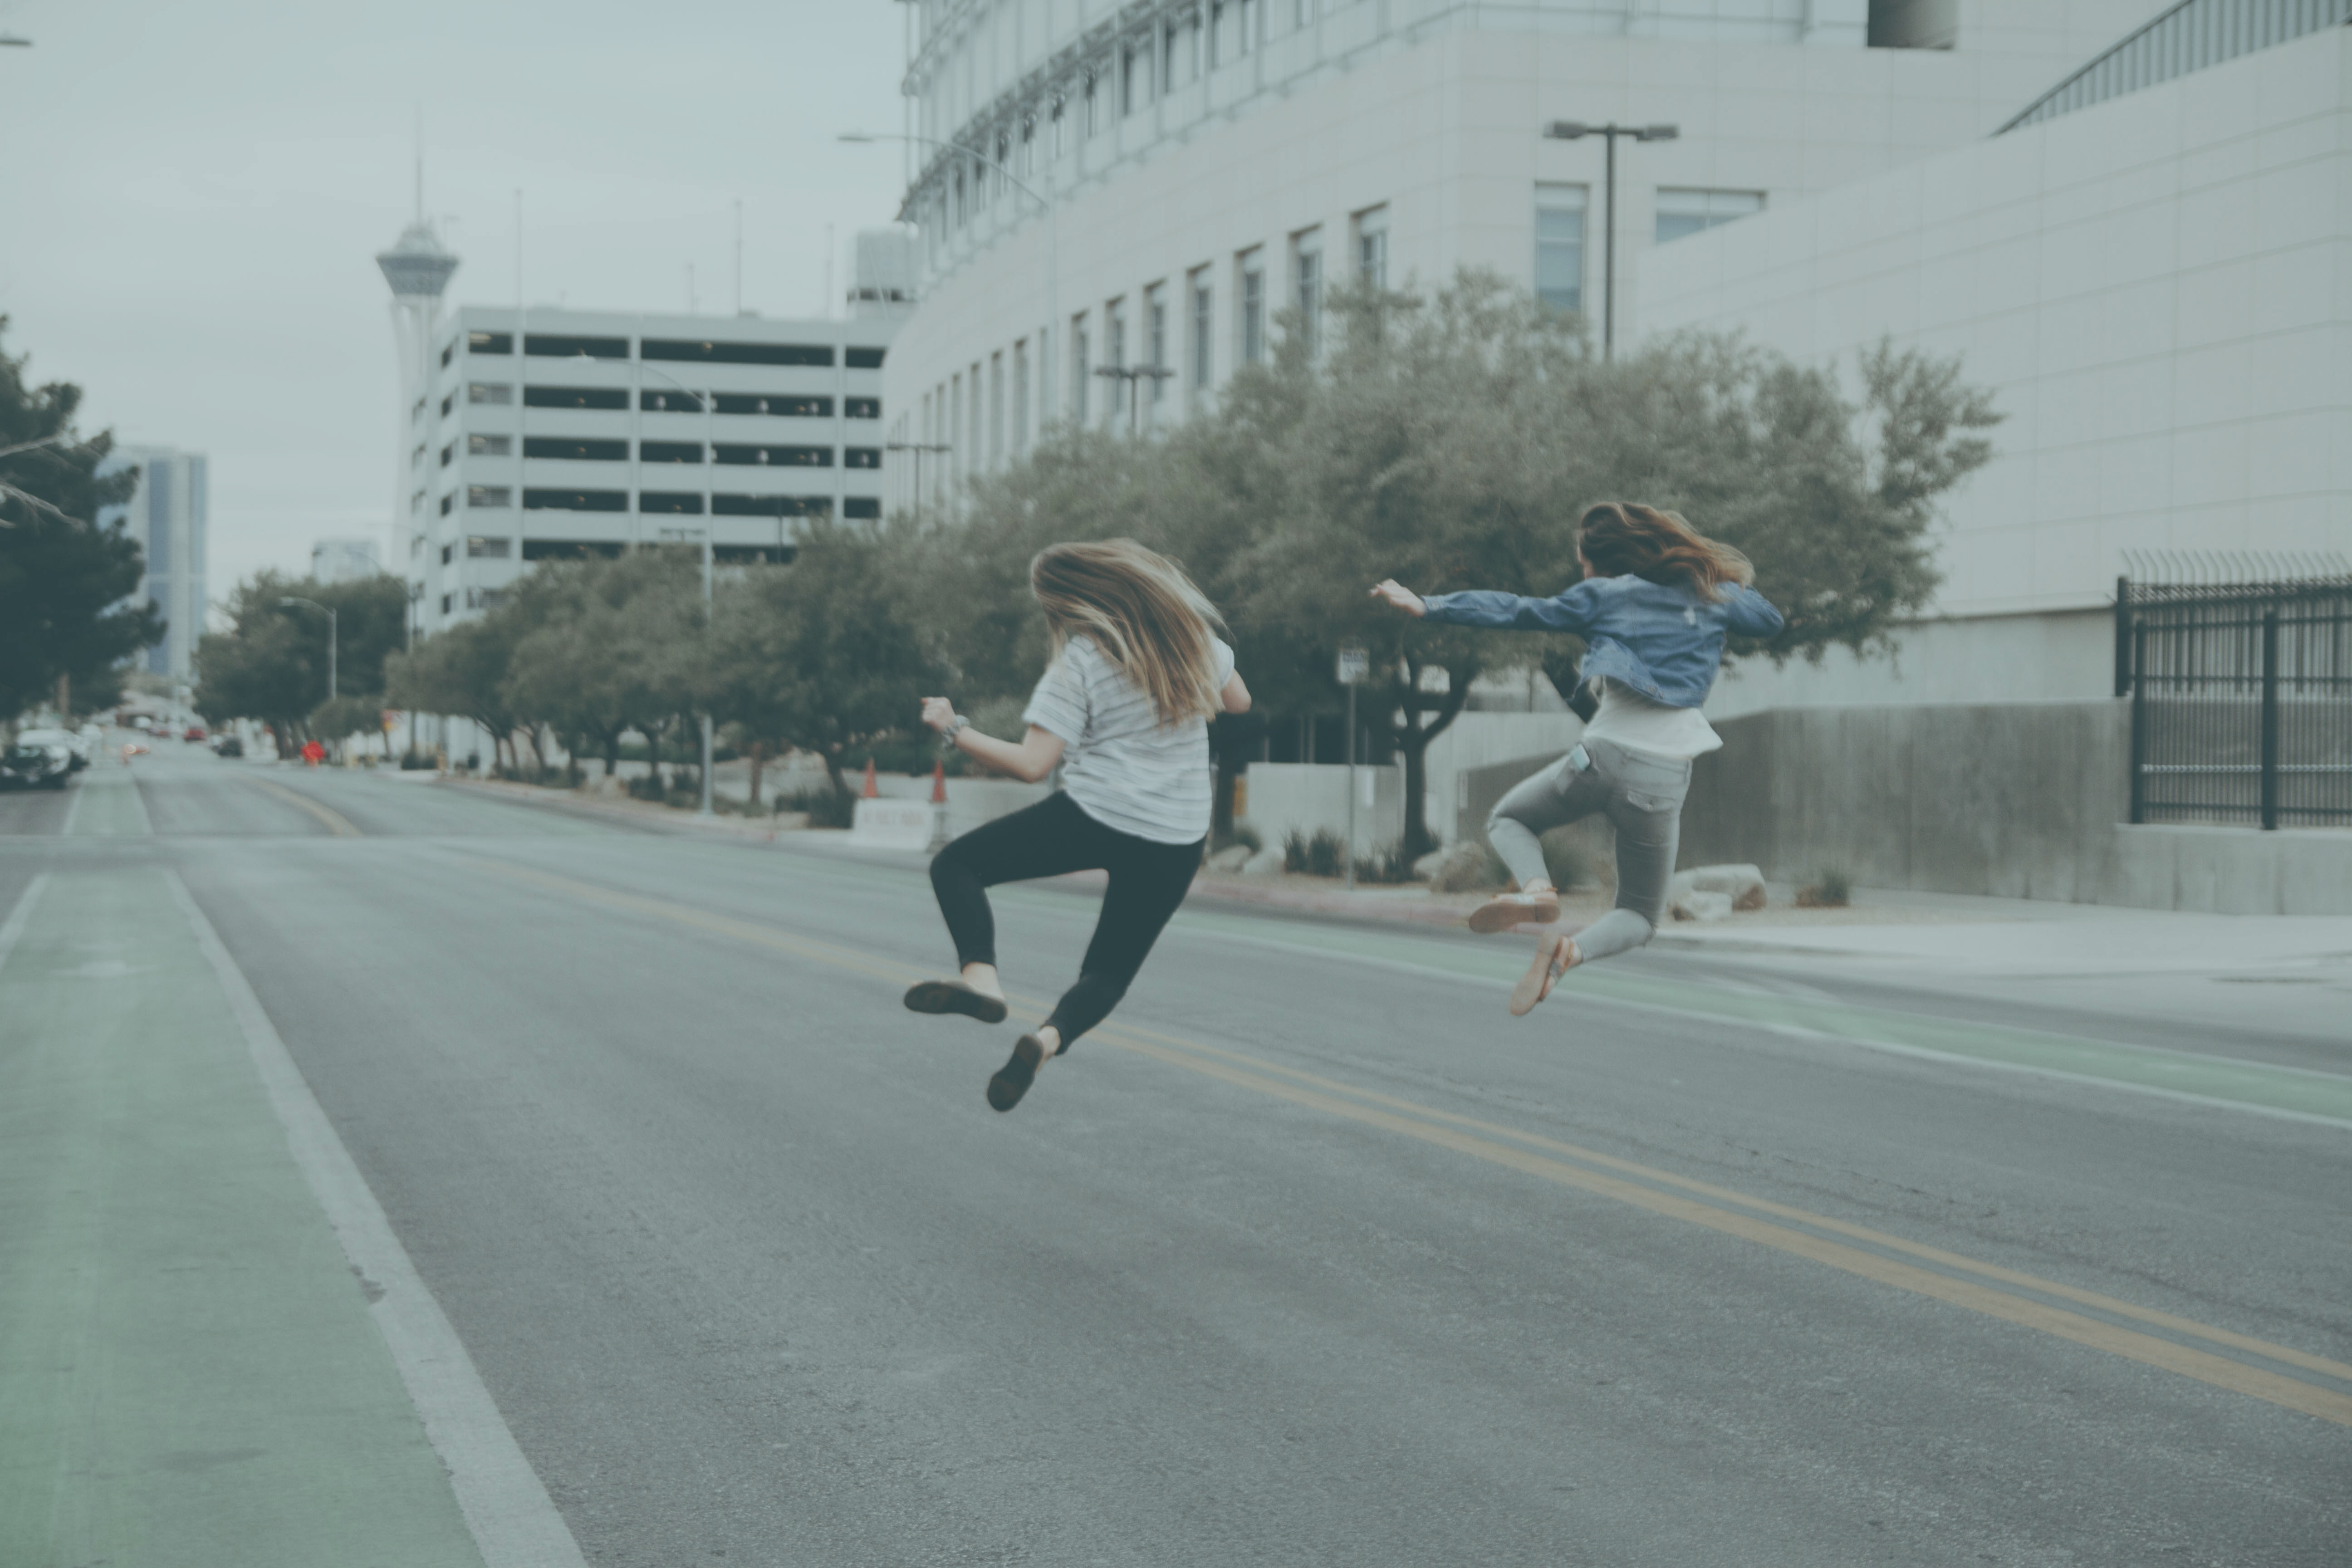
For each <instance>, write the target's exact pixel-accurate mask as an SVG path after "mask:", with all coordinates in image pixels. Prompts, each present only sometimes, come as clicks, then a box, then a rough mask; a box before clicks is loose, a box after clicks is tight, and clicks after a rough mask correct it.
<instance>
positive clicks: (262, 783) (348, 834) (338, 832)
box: [246, 774, 365, 838]
mask: <svg viewBox="0 0 2352 1568" xmlns="http://www.w3.org/2000/svg"><path fill="white" fill-rule="evenodd" d="M246 782H247V784H257V785H258V786H259V787H261V788H262V789H265V790H267V791H268V792H269V793H270V794H271V795H277V796H278V798H279V799H281V800H283V801H285V802H286V804H287V805H293V806H299V807H300V808H301V809H302V810H304V811H307V812H309V813H310V815H311V816H314V817H317V818H318V819H319V821H320V822H321V823H323V824H325V825H326V828H327V831H328V832H329V833H331V834H333V835H334V836H335V837H338V838H361V837H365V835H364V834H362V833H361V832H360V830H359V829H358V828H356V827H354V826H352V819H351V818H350V817H348V816H344V815H343V814H342V813H341V812H340V811H337V810H335V809H334V808H333V807H332V806H327V805H320V804H319V803H318V802H317V801H315V800H312V799H311V798H310V796H309V795H304V794H303V793H302V792H301V791H300V790H298V789H289V788H287V787H286V786H285V785H284V784H279V783H278V781H277V780H275V779H257V778H254V777H253V776H252V775H250V774H247V776H246Z"/></svg>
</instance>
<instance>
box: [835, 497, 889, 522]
mask: <svg viewBox="0 0 2352 1568" xmlns="http://www.w3.org/2000/svg"><path fill="white" fill-rule="evenodd" d="M841 515H842V516H844V517H850V518H877V517H880V516H881V515H882V498H881V497H879V496H845V497H843V498H842V502H841Z"/></svg>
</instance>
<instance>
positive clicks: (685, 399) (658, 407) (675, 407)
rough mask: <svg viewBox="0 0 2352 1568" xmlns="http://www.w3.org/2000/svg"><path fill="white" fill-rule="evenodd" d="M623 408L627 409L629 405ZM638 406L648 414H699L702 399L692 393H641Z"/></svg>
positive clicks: (624, 404)
mask: <svg viewBox="0 0 2352 1568" xmlns="http://www.w3.org/2000/svg"><path fill="white" fill-rule="evenodd" d="M621 406H622V407H624V408H626V407H627V406H628V404H627V403H625V402H624V403H623V404H622V405H621ZM637 406H638V407H639V408H640V409H643V410H644V411H645V412H646V413H647V414H699V413H701V412H702V399H701V398H700V397H699V396H698V395H695V394H694V393H691V392H640V393H639V394H637Z"/></svg>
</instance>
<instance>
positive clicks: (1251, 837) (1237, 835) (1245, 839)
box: [1209, 823, 1289, 861]
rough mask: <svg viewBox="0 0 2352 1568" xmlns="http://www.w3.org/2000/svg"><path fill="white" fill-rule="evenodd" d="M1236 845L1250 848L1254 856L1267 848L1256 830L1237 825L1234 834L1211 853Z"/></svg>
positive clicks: (1217, 843) (1213, 848)
mask: <svg viewBox="0 0 2352 1568" xmlns="http://www.w3.org/2000/svg"><path fill="white" fill-rule="evenodd" d="M1236 844H1242V845H1246V846H1248V847H1249V852H1250V853H1251V854H1253V855H1255V854H1256V853H1257V852H1258V851H1259V850H1261V849H1263V848H1265V839H1264V838H1261V837H1258V831H1257V829H1256V828H1255V827H1251V826H1247V825H1245V824H1241V823H1236V824H1235V825H1234V830H1233V832H1231V833H1230V834H1227V835H1226V836H1225V837H1223V838H1222V839H1220V840H1218V841H1217V842H1216V843H1215V844H1213V845H1211V846H1210V847H1209V848H1210V853H1212V854H1214V853H1215V852H1216V851H1217V850H1220V849H1230V848H1232V847H1234V845H1236ZM1283 858H1284V859H1285V860H1286V861H1287V860H1288V859H1289V856H1288V855H1287V854H1286V855H1285V856H1284V857H1283Z"/></svg>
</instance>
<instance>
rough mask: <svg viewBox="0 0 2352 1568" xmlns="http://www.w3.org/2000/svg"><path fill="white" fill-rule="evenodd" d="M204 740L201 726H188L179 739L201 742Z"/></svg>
mask: <svg viewBox="0 0 2352 1568" xmlns="http://www.w3.org/2000/svg"><path fill="white" fill-rule="evenodd" d="M204 738H205V727H204V726H203V725H202V724H191V725H189V726H188V728H187V731H186V733H184V734H183V735H182V736H181V737H180V739H182V740H183V741H201V740H203V739H204Z"/></svg>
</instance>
